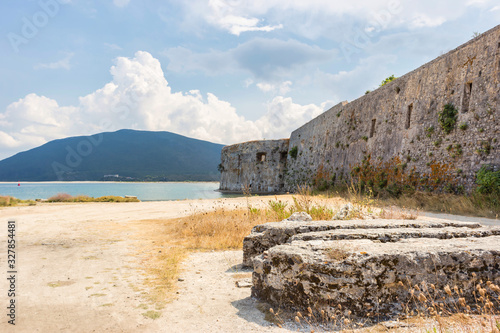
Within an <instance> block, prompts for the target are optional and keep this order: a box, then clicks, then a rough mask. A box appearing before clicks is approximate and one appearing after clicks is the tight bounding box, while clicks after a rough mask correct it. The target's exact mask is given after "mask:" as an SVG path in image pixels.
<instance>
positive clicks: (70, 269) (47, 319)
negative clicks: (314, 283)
mask: <svg viewBox="0 0 500 333" xmlns="http://www.w3.org/2000/svg"><path fill="white" fill-rule="evenodd" d="M273 198H274V197H273ZM269 199H270V198H269V197H252V198H250V200H251V201H250V203H251V205H252V206H253V207H257V206H259V205H265V204H266V203H267V201H268V200H269ZM279 199H280V200H284V201H291V196H280V197H279ZM246 200H247V199H246V198H232V199H218V200H185V201H168V202H139V203H121V204H116V203H86V204H39V205H36V206H22V207H7V208H2V209H0V220H1V221H3V223H2V225H3V227H2V228H1V229H0V239H1V241H0V248H1V249H2V250H1V251H0V260H1V261H0V267H2V270H3V271H4V274H5V275H7V271H8V268H7V262H6V259H7V221H9V220H15V221H16V240H17V248H16V269H17V271H18V274H17V281H16V321H15V322H16V326H15V327H13V326H12V325H9V324H8V320H9V317H7V315H6V314H7V309H6V307H7V306H8V299H9V298H8V297H7V290H8V287H9V285H8V281H7V279H6V278H2V279H1V284H0V286H1V295H2V297H1V298H0V300H2V305H1V307H2V308H3V309H4V310H3V312H4V314H3V315H2V320H1V322H0V331H2V332H286V331H287V330H285V329H280V328H278V327H276V326H275V325H273V324H271V323H269V322H267V321H266V320H265V319H264V317H265V315H264V313H263V312H261V311H260V310H258V308H261V309H264V308H266V306H265V305H263V304H258V302H257V301H255V300H253V299H251V298H250V288H238V287H236V285H235V282H236V281H240V280H245V279H249V278H250V276H251V273H250V272H249V271H248V270H246V271H242V270H241V268H240V267H239V264H240V263H241V260H242V252H241V251H226V252H206V253H195V254H192V255H191V256H190V257H189V258H188V259H187V260H186V261H185V262H183V271H182V272H181V274H180V280H181V281H179V282H178V289H177V292H176V293H175V295H174V300H173V301H172V302H169V303H168V304H166V306H165V307H164V308H160V309H155V308H154V305H152V304H150V303H148V302H147V300H146V297H145V296H146V295H147V294H148V291H149V289H148V287H147V286H146V285H145V284H144V279H145V277H146V272H145V270H144V266H143V263H144V260H145V255H146V253H147V250H148V249H149V248H150V247H149V248H148V246H149V245H152V244H151V243H152V242H154V241H152V240H151V239H148V237H147V235H148V234H152V233H154V232H155V228H157V227H158V226H157V225H156V224H154V223H151V220H154V219H168V218H174V217H181V216H186V215H188V214H193V213H196V212H202V211H207V210H212V209H214V208H216V207H220V208H222V207H224V208H225V209H234V208H238V207H246V205H247V201H246ZM425 218H426V219H427V220H429V219H443V218H445V219H449V218H452V219H454V220H462V221H471V222H472V221H477V220H479V221H480V222H483V223H484V222H487V223H488V222H490V223H496V221H494V220H487V219H474V218H467V217H457V216H453V217H452V216H450V215H438V214H425ZM148 220H149V222H148ZM5 275H4V276H5ZM147 311H156V312H160V313H161V316H160V317H159V318H157V319H151V318H149V317H148V316H145V315H143V314H144V313H146V312H147Z"/></svg>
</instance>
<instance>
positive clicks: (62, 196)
mask: <svg viewBox="0 0 500 333" xmlns="http://www.w3.org/2000/svg"><path fill="white" fill-rule="evenodd" d="M47 201H48V202H139V201H140V200H139V199H137V198H124V197H119V196H115V195H106V196H103V197H98V198H94V197H89V196H88V195H77V196H72V195H70V194H68V193H58V194H56V195H54V196H52V197H50V198H48V199H47Z"/></svg>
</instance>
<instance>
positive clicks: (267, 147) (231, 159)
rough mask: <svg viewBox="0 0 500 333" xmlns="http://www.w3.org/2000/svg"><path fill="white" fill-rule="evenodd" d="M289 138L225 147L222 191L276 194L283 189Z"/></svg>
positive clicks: (222, 160)
mask: <svg viewBox="0 0 500 333" xmlns="http://www.w3.org/2000/svg"><path fill="white" fill-rule="evenodd" d="M288 141H289V140H288V139H283V140H265V141H251V142H245V143H240V144H236V145H232V146H226V147H224V148H223V149H222V156H221V168H222V174H221V181H220V190H221V191H230V192H241V191H242V187H244V186H248V188H249V190H250V191H251V193H275V192H281V191H283V189H284V184H285V182H284V174H285V167H286V159H287V154H288Z"/></svg>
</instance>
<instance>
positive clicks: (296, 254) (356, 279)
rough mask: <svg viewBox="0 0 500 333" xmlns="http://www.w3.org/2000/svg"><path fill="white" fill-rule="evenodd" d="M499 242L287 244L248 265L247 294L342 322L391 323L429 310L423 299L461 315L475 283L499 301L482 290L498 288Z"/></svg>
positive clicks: (473, 294)
mask: <svg viewBox="0 0 500 333" xmlns="http://www.w3.org/2000/svg"><path fill="white" fill-rule="evenodd" d="M498 242H500V237H499V236H491V237H483V238H458V239H453V240H448V239H444V240H443V239H435V240H433V241H432V242H428V241H422V240H419V239H408V240H405V242H394V243H393V242H390V243H374V242H372V241H369V240H348V241H346V240H342V241H324V242H322V241H293V242H292V243H290V244H284V245H278V246H275V247H273V248H271V249H269V250H268V251H267V252H266V253H264V254H263V255H261V256H259V257H256V258H255V259H254V273H253V281H252V282H253V287H252V295H253V296H254V297H257V298H259V299H261V300H264V301H266V302H268V303H270V304H271V305H272V306H274V307H276V306H281V307H283V308H289V309H292V310H295V311H301V312H303V313H307V308H308V307H311V308H313V309H314V310H313V311H314V312H315V313H316V315H318V313H319V312H321V311H324V312H325V313H327V314H328V315H329V316H332V315H335V314H336V313H337V311H338V309H342V310H341V313H342V314H341V316H345V317H348V318H350V319H351V320H352V319H356V320H357V319H361V320H363V321H365V322H366V320H368V321H369V320H370V319H372V320H373V321H378V320H386V319H393V318H397V317H398V316H401V315H404V314H405V309H404V306H408V307H409V310H410V311H411V310H415V308H419V306H421V307H423V308H424V309H426V307H427V306H430V304H421V303H424V302H419V301H417V300H416V298H417V297H418V296H419V295H420V294H421V293H423V294H424V295H426V296H427V297H429V295H432V297H433V298H434V297H435V299H436V300H440V302H444V303H447V304H448V305H447V308H449V309H451V311H456V312H458V311H460V309H461V310H462V311H466V308H465V307H460V306H457V305H458V298H459V297H463V298H464V301H465V302H466V303H467V304H469V305H472V304H476V301H475V298H477V294H478V290H477V289H476V286H477V285H478V284H481V288H484V289H485V296H486V295H488V297H489V298H490V299H493V300H496V299H497V297H498V296H499V292H498V290H497V291H494V290H492V289H491V288H487V287H486V282H490V283H493V284H494V285H495V287H494V288H495V289H496V286H498V285H499V284H500V251H499V250H498V247H497V244H498ZM332 251H333V252H332ZM335 256H339V258H336V257H335ZM431 284H432V285H434V287H435V289H434V288H433V287H432V286H431ZM415 285H418V286H419V288H420V290H422V291H423V292H421V291H420V290H418V289H415V287H414V286H415ZM446 286H449V287H450V288H454V287H455V286H457V288H458V289H459V290H461V294H460V296H459V295H458V294H454V295H453V296H452V297H450V296H449V295H448V294H446V292H445V287H446ZM426 288H428V289H429V291H430V292H428V291H427V289H426ZM431 288H432V289H431ZM412 289H413V290H414V295H412V293H411V290H412ZM423 305H425V307H424V306H423ZM339 306H341V307H339ZM472 307H473V306H472ZM457 308H459V309H457Z"/></svg>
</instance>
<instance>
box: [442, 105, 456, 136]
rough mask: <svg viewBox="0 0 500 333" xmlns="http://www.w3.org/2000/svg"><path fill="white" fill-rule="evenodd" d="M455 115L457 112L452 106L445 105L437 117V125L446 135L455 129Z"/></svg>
mask: <svg viewBox="0 0 500 333" xmlns="http://www.w3.org/2000/svg"><path fill="white" fill-rule="evenodd" d="M457 114H458V111H457V109H455V107H454V106H453V104H450V103H448V104H446V105H445V106H444V108H443V110H442V111H441V112H439V115H438V121H439V125H441V128H442V129H443V131H444V132H445V133H446V134H449V133H450V132H451V130H452V129H453V128H454V127H455V124H456V123H457Z"/></svg>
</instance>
